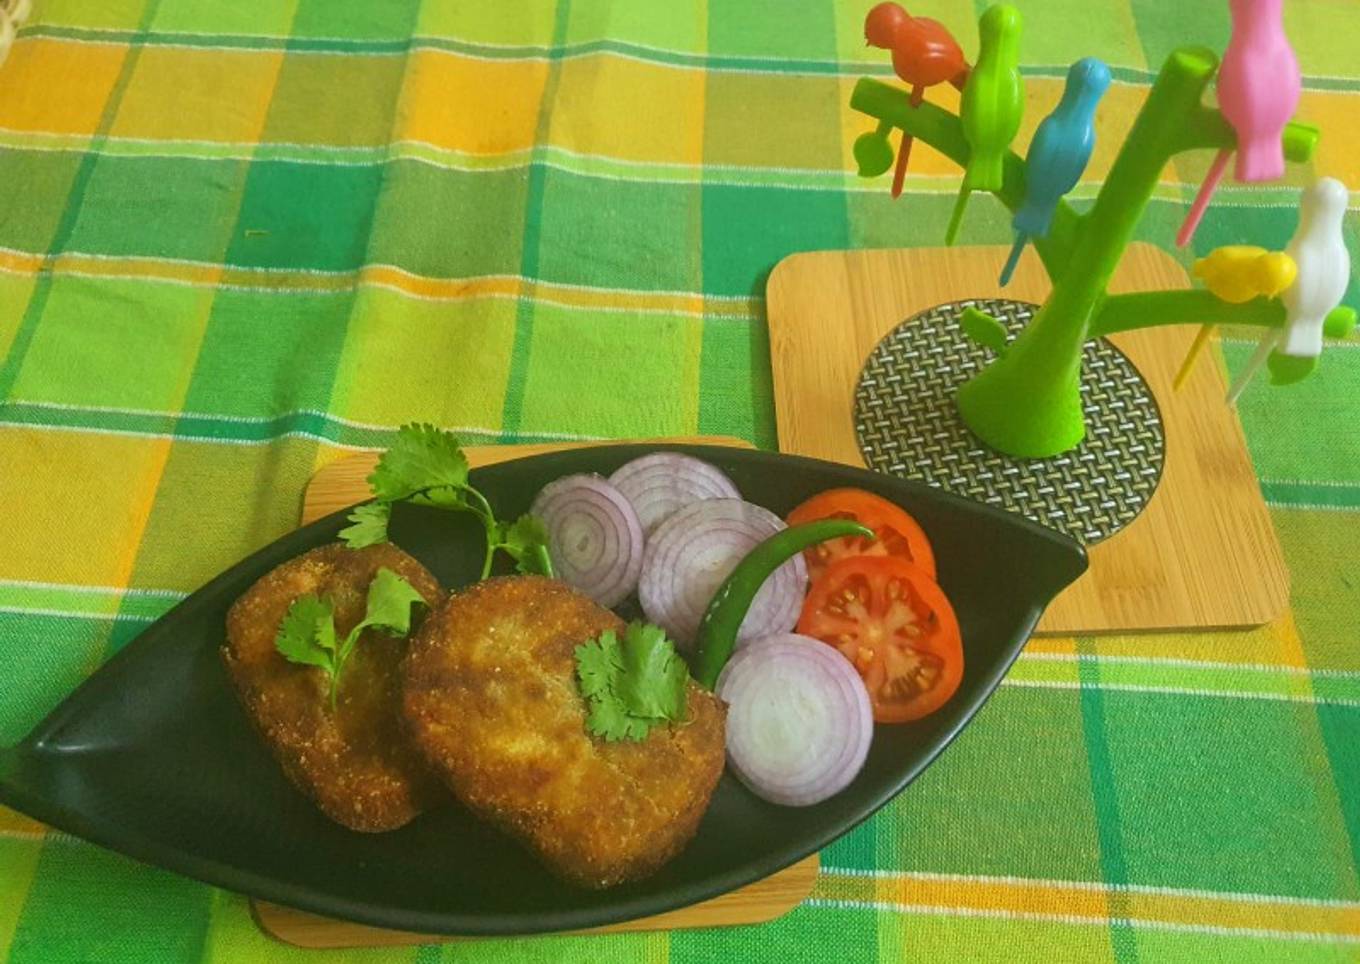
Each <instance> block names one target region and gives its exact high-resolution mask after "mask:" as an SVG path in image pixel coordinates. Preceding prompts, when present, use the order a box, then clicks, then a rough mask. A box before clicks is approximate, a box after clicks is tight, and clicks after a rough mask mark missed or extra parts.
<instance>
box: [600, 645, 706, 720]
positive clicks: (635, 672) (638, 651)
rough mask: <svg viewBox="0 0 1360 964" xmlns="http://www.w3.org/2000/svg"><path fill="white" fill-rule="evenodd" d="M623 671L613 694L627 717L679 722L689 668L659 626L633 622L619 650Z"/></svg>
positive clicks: (682, 709) (683, 707)
mask: <svg viewBox="0 0 1360 964" xmlns="http://www.w3.org/2000/svg"><path fill="white" fill-rule="evenodd" d="M620 651H621V655H622V657H623V672H622V673H620V674H619V676H618V677H617V678H616V680H615V686H614V692H615V693H616V694H617V695H618V697H619V700H620V701H621V702H622V703H623V705H624V708H625V709H627V710H628V713H629V715H630V716H641V717H650V718H657V717H663V718H665V719H668V720H673V719H678V718H679V717H680V716H682V715H683V714H684V712H685V682H686V681H687V680H688V679H689V668H688V667H687V666H686V665H685V661H684V660H682V659H681V658H680V657H679V656H678V655H677V654H676V652H675V646H674V645H672V644H671V641H670V640H668V639H667V638H666V631H665V630H664V629H661V628H660V627H658V626H648V625H644V624H641V623H634V624H633V625H631V626H629V627H628V633H627V635H626V636H625V637H624V645H623V646H622V647H620Z"/></svg>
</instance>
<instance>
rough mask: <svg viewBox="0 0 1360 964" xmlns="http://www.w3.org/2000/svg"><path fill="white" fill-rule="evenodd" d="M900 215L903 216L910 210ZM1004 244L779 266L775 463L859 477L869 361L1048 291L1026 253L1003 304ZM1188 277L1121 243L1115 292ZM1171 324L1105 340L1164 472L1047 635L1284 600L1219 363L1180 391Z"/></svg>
mask: <svg viewBox="0 0 1360 964" xmlns="http://www.w3.org/2000/svg"><path fill="white" fill-rule="evenodd" d="M903 216H904V217H905V216H908V215H907V214H906V213H905V212H904V214H903ZM1006 253H1007V249H1006V248H1004V247H959V248H917V249H907V250H882V251H817V252H810V253H806V254H795V255H791V256H789V257H787V258H785V259H784V260H783V261H781V262H780V263H779V264H778V265H776V266H775V269H774V271H773V272H772V273H771V275H770V280H769V283H768V284H767V286H766V310H767V313H768V315H769V322H770V360H771V364H772V367H773V371H774V390H775V411H776V416H777V420H778V426H779V447H780V449H781V450H782V451H785V452H793V453H796V454H799V455H810V456H815V457H817V458H823V459H829V460H832V461H839V462H846V463H849V464H851V465H863V464H864V460H863V458H862V457H861V455H860V450H859V445H858V442H857V440H856V438H855V430H854V427H853V424H852V409H853V399H854V392H855V385H856V383H857V382H858V379H859V373H860V369H861V367H862V366H863V363H864V360H865V359H866V358H867V357H868V355H869V353H870V351H872V350H873V348H874V346H875V345H876V344H877V343H878V342H879V340H880V339H881V338H883V336H884V335H886V334H887V333H888V332H889V331H891V330H892V329H893V328H894V327H896V326H897V325H898V324H900V323H901V322H903V321H904V320H906V319H907V318H909V317H911V316H912V315H914V314H916V313H918V312H920V311H923V310H924V309H926V308H930V307H933V306H935V305H938V304H942V303H944V302H949V301H958V300H961V299H966V298H998V297H1008V298H1015V299H1017V300H1020V301H1031V302H1036V303H1041V302H1042V301H1043V300H1044V298H1045V297H1046V296H1047V294H1048V290H1049V284H1048V279H1047V276H1046V275H1045V274H1044V271H1043V268H1042V267H1041V266H1040V264H1039V259H1038V257H1037V256H1036V255H1035V254H1034V252H1033V249H1031V250H1029V251H1027V252H1026V254H1025V256H1024V257H1023V258H1022V259H1021V261H1020V266H1019V268H1018V270H1017V271H1016V273H1015V277H1014V279H1013V280H1012V282H1011V284H1010V285H1009V286H1008V287H1007V288H1006V289H1004V291H1003V290H1002V289H1001V288H1000V287H999V286H998V284H997V273H998V271H999V270H1000V267H1001V264H1002V262H1003V261H1004V260H1005V258H1006ZM1188 286H1189V280H1188V279H1187V278H1186V275H1185V271H1184V270H1183V269H1182V268H1181V266H1180V265H1179V264H1178V263H1177V262H1176V261H1175V260H1173V259H1172V258H1171V257H1170V256H1169V255H1168V254H1166V253H1165V252H1163V251H1161V250H1160V249H1158V248H1155V247H1153V246H1152V245H1148V244H1133V245H1130V246H1129V248H1128V250H1127V251H1126V252H1125V255H1124V259H1123V261H1122V262H1121V264H1120V266H1119V270H1118V271H1117V272H1116V273H1115V276H1114V281H1113V283H1112V284H1111V286H1110V290H1111V291H1112V292H1121V291H1146V290H1160V289H1175V288H1185V287H1188ZM1195 331H1196V329H1195V328H1194V327H1193V326H1189V325H1182V326H1178V327H1173V328H1162V329H1155V330H1149V331H1136V332H1128V333H1126V334H1121V335H1116V336H1115V337H1114V338H1112V339H1111V340H1112V341H1113V342H1114V343H1115V344H1116V345H1117V346H1118V347H1119V348H1120V349H1121V350H1122V351H1123V352H1124V353H1125V354H1126V355H1128V357H1129V358H1130V360H1132V362H1133V363H1134V365H1136V366H1137V368H1138V370H1139V371H1140V372H1141V373H1142V375H1143V378H1144V379H1145V380H1146V381H1147V383H1148V386H1149V387H1150V388H1151V389H1152V393H1153V395H1154V396H1155V397H1156V399H1157V403H1158V405H1159V406H1160V408H1161V413H1162V419H1163V422H1164V424H1165V429H1166V437H1167V441H1166V464H1165V468H1164V471H1163V476H1162V482H1161V485H1160V486H1159V488H1158V491H1157V493H1156V494H1155V495H1154V496H1153V498H1152V501H1151V503H1150V504H1149V505H1148V507H1147V508H1146V509H1145V510H1144V511H1143V512H1142V514H1141V515H1140V516H1139V517H1138V518H1137V519H1135V520H1134V521H1133V523H1132V524H1130V525H1129V526H1128V527H1127V528H1125V529H1124V530H1122V531H1120V532H1118V533H1116V534H1115V535H1114V536H1112V537H1111V538H1109V539H1107V540H1105V541H1104V542H1101V543H1099V544H1097V545H1095V546H1092V547H1091V550H1090V557H1091V568H1090V571H1089V572H1088V573H1087V574H1086V575H1085V576H1083V577H1082V578H1081V579H1079V580H1078V581H1077V582H1076V583H1074V584H1073V585H1072V586H1071V587H1069V588H1068V589H1067V590H1066V591H1065V592H1064V593H1063V594H1062V595H1061V596H1059V597H1058V598H1057V599H1056V600H1055V601H1054V603H1053V605H1052V606H1050V607H1049V610H1048V612H1047V613H1046V614H1045V616H1044V619H1043V621H1042V622H1041V623H1040V625H1039V629H1040V631H1041V632H1046V633H1062V634H1077V633H1110V632H1133V631H1138V630H1173V629H1206V628H1221V627H1242V626H1257V625H1261V624H1262V623H1266V622H1269V621H1270V620H1272V619H1274V618H1276V617H1277V616H1279V615H1280V614H1281V613H1282V612H1283V611H1284V610H1285V608H1286V606H1287V605H1288V602H1289V575H1288V571H1287V570H1286V568H1285V564H1284V558H1283V555H1282V554H1281V552H1280V546H1279V542H1278V540H1277V539H1276V536H1275V530H1274V527H1273V526H1272V525H1271V521H1270V515H1269V513H1268V511H1267V509H1266V505H1265V501H1264V500H1263V499H1262V497H1261V491H1260V488H1259V487H1258V485H1257V483H1256V476H1255V473H1254V472H1253V469H1252V464H1251V457H1250V456H1249V454H1248V452H1247V447H1246V441H1245V439H1244V438H1243V435H1242V427H1241V425H1240V424H1239V423H1238V420H1237V416H1236V414H1235V413H1234V412H1233V411H1232V410H1231V409H1230V408H1229V407H1228V406H1227V405H1226V404H1225V403H1224V400H1223V398H1224V394H1225V392H1226V386H1225V384H1224V378H1223V372H1222V370H1221V366H1220V365H1219V364H1217V363H1216V358H1215V357H1214V356H1215V355H1216V353H1206V355H1205V357H1204V358H1203V359H1201V361H1200V364H1199V365H1198V366H1197V368H1196V369H1195V372H1194V374H1193V375H1192V376H1191V378H1190V380H1189V381H1188V382H1187V383H1186V385H1185V387H1184V388H1183V389H1182V390H1181V391H1179V392H1173V391H1172V388H1171V379H1172V377H1173V375H1174V374H1175V372H1176V369H1177V367H1178V366H1179V365H1180V362H1181V359H1182V358H1184V357H1185V353H1186V351H1187V350H1188V348H1189V347H1190V342H1191V340H1192V339H1193V337H1194V335H1195Z"/></svg>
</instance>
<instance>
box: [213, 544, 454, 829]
mask: <svg viewBox="0 0 1360 964" xmlns="http://www.w3.org/2000/svg"><path fill="white" fill-rule="evenodd" d="M380 568H387V569H390V570H392V571H393V572H395V573H396V574H397V575H399V576H401V577H402V578H403V579H405V580H406V581H407V582H408V583H410V584H411V586H412V587H414V588H415V590H416V591H417V592H418V593H420V595H421V596H422V597H423V598H424V599H425V601H426V603H428V604H429V605H430V606H434V605H435V604H437V603H438V602H439V600H440V599H441V598H442V596H443V593H442V591H441V590H440V588H439V583H438V582H437V581H436V580H435V578H434V576H432V575H430V573H429V571H428V570H427V569H426V568H425V567H424V566H422V565H421V564H420V563H419V562H417V561H416V560H415V559H413V558H411V557H410V556H409V555H407V554H406V553H404V552H402V551H401V550H400V549H398V548H397V547H396V546H394V545H391V544H383V545H376V546H369V547H367V548H365V549H347V548H346V547H344V546H343V545H340V544H339V543H333V544H331V545H327V546H322V547H320V548H318V549H313V550H312V551H311V552H308V553H306V554H304V555H301V556H298V557H297V558H296V559H291V560H289V561H288V562H285V563H284V564H283V565H281V566H279V567H278V568H276V569H274V570H272V571H271V572H269V573H268V574H267V575H265V576H264V577H263V578H262V579H260V581H259V582H257V583H255V585H253V586H251V587H250V589H249V590H247V591H246V593H245V595H243V596H242V597H241V598H240V599H238V600H237V601H236V603H235V605H233V606H232V607H231V611H230V612H229V613H228V614H227V639H226V642H225V643H224V644H223V647H222V657H223V659H224V661H225V662H226V664H227V670H228V672H229V673H230V675H231V679H232V682H233V683H234V684H235V687H236V693H237V695H238V696H240V698H241V703H242V704H243V705H244V706H245V709H246V712H247V714H248V715H249V716H250V718H251V721H252V722H253V723H254V724H255V727H256V729H257V730H258V731H259V733H260V734H261V736H263V737H264V740H265V742H266V743H267V744H268V745H269V748H270V750H271V751H272V752H273V754H274V756H275V757H276V758H277V759H278V761H279V763H280V764H282V766H283V769H284V772H285V773H287V774H288V777H289V779H290V780H292V781H293V783H294V784H296V785H297V787H298V788H299V789H300V790H302V791H303V792H304V793H306V794H307V795H308V796H310V797H311V798H312V799H313V800H315V801H316V804H317V806H319V807H320V808H321V810H322V812H324V813H325V814H326V816H328V817H330V818H331V819H332V820H334V821H336V822H337V823H341V824H344V825H345V826H346V827H349V828H351V829H353V830H363V831H380V830H394V829H396V828H397V827H400V826H402V825H403V824H405V823H407V822H409V821H410V820H411V819H412V818H414V817H415V816H416V815H417V814H419V813H420V812H421V811H422V810H424V809H426V808H427V807H429V806H430V805H432V804H433V803H435V802H437V801H438V800H440V799H444V798H446V794H445V792H444V791H443V789H442V788H441V787H440V786H439V783H438V780H436V779H435V778H434V776H433V774H432V773H431V772H430V771H429V769H428V768H427V767H426V765H425V763H424V761H423V760H422V759H421V757H420V755H419V754H418V753H417V752H416V750H415V748H414V747H413V746H412V745H411V741H410V739H409V738H408V737H407V734H406V733H405V728H404V724H403V722H402V718H401V710H400V677H399V671H400V664H401V658H402V655H403V654H404V653H405V651H406V647H407V643H408V641H409V637H408V639H395V638H393V637H391V636H388V635H386V634H385V633H382V632H380V631H377V630H371V629H366V630H364V632H363V633H362V634H361V635H360V637H359V641H358V643H357V644H356V645H355V647H354V651H353V652H352V654H351V655H350V657H349V660H348V662H346V664H345V668H344V672H343V674H342V675H341V677H340V689H339V693H338V699H337V703H336V707H335V710H334V711H332V710H331V707H330V683H329V677H328V676H327V674H326V672H325V671H324V670H322V669H319V668H317V667H314V666H304V665H301V664H298V663H291V662H289V661H288V660H286V659H284V657H283V656H282V655H281V654H280V653H279V651H278V650H277V649H276V648H275V646H274V636H275V634H276V633H277V632H278V629H279V624H280V623H281V622H282V621H283V617H284V614H285V613H286V612H287V611H288V607H289V606H290V605H291V604H292V603H293V601H294V600H295V599H298V598H299V597H301V596H305V595H307V594H309V593H311V594H315V595H317V596H320V597H322V598H324V599H329V600H331V602H332V603H333V604H334V606H335V628H336V630H337V632H338V633H339V635H340V638H342V639H343V638H344V636H345V635H346V634H347V633H348V632H349V631H350V630H351V629H353V628H354V626H356V625H358V623H359V621H360V620H362V619H363V618H364V613H365V610H366V606H367V595H368V586H369V583H370V582H372V581H373V577H374V576H375V575H377V572H378V570H379V569H380ZM418 609H419V607H417V610H418ZM412 615H413V617H414V618H415V619H419V618H420V616H421V614H420V612H419V611H417V612H416V613H413V614H412Z"/></svg>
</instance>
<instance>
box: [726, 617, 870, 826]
mask: <svg viewBox="0 0 1360 964" xmlns="http://www.w3.org/2000/svg"><path fill="white" fill-rule="evenodd" d="M717 694H718V697H719V698H720V699H722V700H724V701H726V703H727V705H728V709H727V760H728V763H729V764H730V765H731V767H732V772H733V773H735V774H736V776H737V778H738V779H739V780H741V782H742V783H744V784H746V786H747V787H749V788H750V789H751V792H752V793H754V794H756V795H757V796H759V797H760V798H762V799H764V800H768V801H770V802H771V803H777V804H782V805H784V806H789V807H806V806H811V805H812V804H814V803H820V802H821V801H823V800H825V799H827V798H828V797H831V796H833V795H835V794H837V793H839V792H840V791H841V790H844V789H845V788H846V787H847V786H849V785H850V783H851V781H853V780H854V779H855V777H856V776H857V775H858V774H859V771H860V770H861V769H863V768H864V761H865V759H866V758H867V757H868V754H869V744H870V743H871V742H872V740H873V734H874V718H873V709H872V707H871V706H870V703H869V691H868V690H867V689H865V686H864V681H863V680H862V679H860V676H859V673H858V672H857V671H856V670H855V667H854V666H853V665H851V663H850V661H849V660H848V659H846V658H845V657H844V656H842V655H841V654H840V652H838V651H837V650H836V649H834V648H833V647H831V646H828V645H826V644H825V643H823V642H820V641H819V640H816V639H812V638H810V637H808V636H799V635H797V634H794V633H786V634H782V635H779V636H769V637H765V638H763V639H758V640H753V641H752V642H750V643H748V644H747V645H745V646H744V647H742V648H741V649H740V650H738V651H737V653H736V654H735V655H734V656H733V657H732V659H731V660H730V661H729V662H728V664H727V665H726V666H725V667H723V671H722V675H721V676H719V677H718V686H717Z"/></svg>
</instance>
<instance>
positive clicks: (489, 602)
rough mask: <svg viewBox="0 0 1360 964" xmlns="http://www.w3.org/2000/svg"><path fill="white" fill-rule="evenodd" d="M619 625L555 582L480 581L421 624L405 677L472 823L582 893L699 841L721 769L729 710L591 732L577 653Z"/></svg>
mask: <svg viewBox="0 0 1360 964" xmlns="http://www.w3.org/2000/svg"><path fill="white" fill-rule="evenodd" d="M623 628H624V624H623V622H622V621H621V620H620V619H619V618H618V617H617V616H615V615H614V614H613V613H611V612H610V611H609V610H607V609H603V608H601V607H600V606H598V605H596V604H595V603H594V602H592V601H591V600H590V599H588V598H586V597H585V596H583V595H581V594H580V593H578V592H576V591H575V590H573V589H571V588H570V587H568V586H566V585H564V584H563V583H560V582H556V581H554V580H551V579H544V578H542V577H539V576H511V577H506V578H502V579H492V580H489V581H486V582H481V583H478V584H476V585H475V586H473V587H471V588H470V589H468V590H466V591H465V592H461V593H458V594H456V595H454V596H452V597H451V598H449V599H448V600H446V601H445V602H444V603H443V604H442V605H441V606H440V607H439V608H438V609H436V610H435V611H434V612H432V613H431V614H430V615H429V617H428V618H427V619H426V620H425V623H424V625H423V626H422V627H421V629H420V632H418V633H417V634H416V637H415V638H414V639H413V640H412V642H411V646H410V648H409V650H408V652H407V654H406V660H405V663H404V666H403V674H404V682H403V695H402V700H403V707H404V711H405V714H406V720H407V723H408V726H409V729H410V732H411V734H412V736H413V738H414V739H415V741H416V743H417V744H418V745H419V746H420V748H421V749H422V750H423V751H424V753H425V755H426V757H427V758H428V759H429V761H430V762H431V764H432V765H433V766H434V767H435V768H436V769H437V770H438V772H439V773H440V774H441V775H442V776H443V778H444V780H445V782H446V783H447V784H448V786H449V788H450V789H451V790H453V792H454V795H455V796H457V797H458V798H459V799H460V800H461V801H462V802H463V803H464V804H465V805H466V806H467V807H468V808H469V809H470V810H472V811H473V812H474V813H477V814H479V815H480V816H482V817H483V818H484V819H487V820H488V821H490V822H492V823H494V824H495V825H497V826H499V827H501V828H502V829H503V830H505V831H507V832H508V833H510V834H511V835H513V836H515V837H517V838H519V839H520V840H521V841H522V842H523V843H524V844H526V845H527V846H528V847H529V849H530V850H531V851H532V852H534V853H535V854H536V855H538V857H539V858H540V859H541V860H543V862H544V863H546V864H547V866H548V867H549V868H551V869H552V870H553V871H555V872H556V873H558V874H559V875H560V876H562V877H563V878H565V879H567V880H569V881H572V882H574V883H577V884H581V885H583V886H586V887H597V888H598V887H609V886H612V885H614V884H618V883H622V882H623V881H627V880H636V879H639V878H642V877H645V876H647V875H648V874H651V873H652V872H654V871H655V870H656V869H657V868H659V867H660V866H661V865H662V864H664V863H665V862H666V861H668V860H670V859H671V858H672V857H674V856H675V855H676V854H678V853H679V852H680V850H681V849H682V848H683V847H684V846H685V844H686V843H687V842H688V841H689V839H690V838H691V837H692V836H693V835H694V831H695V829H696V827H697V826H698V824H699V818H700V817H701V816H703V813H704V810H705V809H707V807H708V801H709V798H710V797H711V796H712V794H713V790H714V787H715V786H716V785H717V783H718V778H719V777H720V776H721V775H722V769H723V755H724V754H723V739H724V717H725V708H724V706H723V704H722V703H720V702H719V701H718V700H717V699H716V698H715V697H714V696H713V695H712V694H711V693H709V692H707V691H706V690H703V689H701V688H700V687H699V686H697V685H696V684H694V683H693V682H691V683H690V690H689V720H688V722H686V723H684V724H680V725H675V726H659V727H656V728H654V729H653V730H652V731H651V733H650V735H649V736H648V737H647V739H645V740H642V741H638V742H629V741H623V742H618V743H606V742H604V741H602V740H599V739H597V738H594V737H592V736H591V735H590V734H589V733H587V732H586V726H585V715H586V707H585V702H584V700H583V699H582V698H581V694H580V691H579V690H578V689H577V683H576V676H575V673H576V662H575V656H574V651H575V648H576V646H577V645H579V644H580V643H583V642H585V641H586V640H587V639H590V638H592V637H594V636H597V635H599V633H601V632H602V631H604V630H606V629H613V630H615V631H622V630H623Z"/></svg>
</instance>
